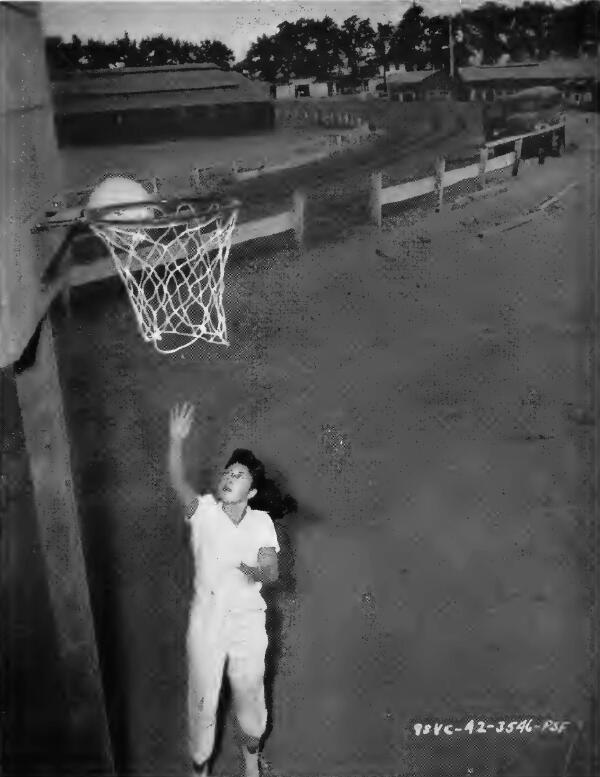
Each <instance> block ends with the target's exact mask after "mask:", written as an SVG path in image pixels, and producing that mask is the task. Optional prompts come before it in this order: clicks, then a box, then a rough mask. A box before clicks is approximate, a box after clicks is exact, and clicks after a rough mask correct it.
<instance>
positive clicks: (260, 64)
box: [240, 35, 283, 82]
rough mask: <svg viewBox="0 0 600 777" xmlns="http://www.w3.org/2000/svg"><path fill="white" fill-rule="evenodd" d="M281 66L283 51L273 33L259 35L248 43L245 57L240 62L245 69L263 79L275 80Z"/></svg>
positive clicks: (278, 75) (279, 73)
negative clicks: (248, 46)
mask: <svg viewBox="0 0 600 777" xmlns="http://www.w3.org/2000/svg"><path fill="white" fill-rule="evenodd" d="M282 67H283V52H282V51H281V46H280V44H279V41H278V39H277V36H274V35H261V36H260V37H259V38H257V40H255V41H254V43H252V44H251V45H250V48H249V49H248V53H247V54H246V57H245V59H243V60H242V62H241V63H240V68H241V69H242V70H247V71H248V72H249V73H251V74H252V75H254V76H259V77H260V78H262V79H263V80H264V81H271V82H274V81H277V80H278V78H279V77H280V75H281V70H282Z"/></svg>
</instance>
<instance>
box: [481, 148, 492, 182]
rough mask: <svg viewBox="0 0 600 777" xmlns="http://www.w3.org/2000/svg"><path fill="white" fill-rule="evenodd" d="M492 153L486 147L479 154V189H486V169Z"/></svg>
mask: <svg viewBox="0 0 600 777" xmlns="http://www.w3.org/2000/svg"><path fill="white" fill-rule="evenodd" d="M489 155H490V152H489V149H488V148H486V147H485V146H484V147H483V148H482V149H481V151H480V153H479V188H480V189H485V180H486V179H485V168H486V165H487V163H488V158H489Z"/></svg>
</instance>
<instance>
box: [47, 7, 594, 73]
mask: <svg viewBox="0 0 600 777" xmlns="http://www.w3.org/2000/svg"><path fill="white" fill-rule="evenodd" d="M599 12H600V0H580V1H579V2H578V3H576V4H573V5H566V6H561V7H555V6H554V5H552V4H551V3H548V2H525V3H523V4H522V5H519V6H517V7H515V8H511V7H507V6H504V5H502V4H500V3H496V2H486V3H484V4H483V5H481V6H479V7H478V8H475V9H471V10H463V11H461V12H460V13H457V14H454V15H453V16H452V17H448V16H440V15H437V16H432V17H429V16H427V15H426V14H425V12H424V9H423V8H422V7H421V6H419V5H417V4H413V5H411V6H410V7H409V8H408V9H407V11H406V12H405V13H404V15H403V17H402V19H401V20H400V21H399V22H398V23H397V24H390V23H383V24H382V23H377V25H376V26H373V25H372V24H371V21H370V20H369V19H361V18H360V17H359V16H357V15H356V14H354V15H352V16H349V17H348V18H347V19H345V20H344V21H343V22H342V23H341V24H337V23H336V22H335V21H334V20H333V19H332V18H331V17H329V16H325V17H324V18H323V19H310V18H300V19H297V20H296V21H284V22H282V23H281V24H279V25H278V27H277V32H276V33H275V34H273V35H261V36H260V37H259V38H257V40H255V41H254V42H253V43H252V44H251V45H250V47H249V49H248V51H247V53H246V56H245V57H244V58H243V59H242V60H241V61H239V62H237V63H236V62H235V57H234V54H233V52H232V50H231V49H230V48H229V47H228V46H226V45H225V44H224V43H222V42H221V41H218V40H208V39H207V40H204V41H202V42H201V43H199V44H195V43H190V42H188V41H182V40H174V39H173V38H170V37H165V36H163V35H158V36H154V37H150V38H144V39H142V40H140V41H139V42H137V41H135V40H131V39H130V38H129V35H128V34H127V33H125V34H124V35H123V37H121V38H119V39H117V40H115V41H112V42H110V43H107V42H104V41H99V40H94V39H89V40H88V41H87V43H83V42H82V41H81V40H80V39H79V38H78V37H77V36H73V38H72V39H71V41H70V42H64V41H62V40H60V39H49V40H47V45H46V49H47V56H48V61H49V64H50V67H51V69H52V70H53V71H61V70H62V71H69V70H81V69H96V68H116V67H147V66H152V65H154V66H156V65H176V64H188V63H194V62H196V63H201V62H212V63H214V64H216V65H218V66H219V67H221V68H223V69H225V70H228V69H231V68H233V69H235V70H238V71H241V72H247V73H248V74H250V75H251V76H253V77H256V78H261V79H264V80H265V81H270V82H275V81H280V80H281V81H285V80H287V79H289V78H290V77H294V76H295V77H299V78H303V77H307V76H316V77H317V78H318V79H322V80H327V79H329V78H332V77H334V76H336V75H340V74H341V73H342V72H343V71H342V69H343V68H347V72H348V73H349V78H350V79H359V78H360V77H364V76H365V75H369V74H372V73H374V72H376V71H377V70H379V69H380V68H381V67H382V66H383V69H384V72H385V71H386V70H388V69H390V67H392V66H396V65H397V66H400V65H403V66H404V67H406V69H407V70H420V69H424V68H430V67H431V68H435V69H442V70H448V69H449V66H450V49H452V53H453V61H454V64H455V65H456V67H462V66H465V65H468V64H495V63H503V62H520V61H524V60H543V59H546V58H548V57H550V56H552V55H558V56H564V57H576V56H578V55H580V54H581V53H582V52H585V51H592V52H594V53H595V52H596V51H597V47H598V43H599V41H600V24H599V22H600V14H599Z"/></svg>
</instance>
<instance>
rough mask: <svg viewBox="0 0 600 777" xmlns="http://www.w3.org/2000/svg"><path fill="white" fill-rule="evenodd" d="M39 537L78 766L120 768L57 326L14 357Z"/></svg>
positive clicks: (44, 327) (46, 323) (106, 771)
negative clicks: (73, 462) (89, 580)
mask: <svg viewBox="0 0 600 777" xmlns="http://www.w3.org/2000/svg"><path fill="white" fill-rule="evenodd" d="M15 375H16V384H17V392H18V397H19V404H20V407H21V415H22V419H23V429H24V433H25V441H26V445H27V451H28V453H29V462H30V471H31V479H32V482H33V488H34V495H35V505H36V512H37V523H38V529H39V535H40V543H41V547H42V552H43V554H44V560H45V564H46V572H47V581H48V589H49V594H50V601H51V604H52V610H53V614H54V621H55V624H56V637H57V640H58V648H59V652H60V655H61V658H62V664H63V667H64V677H65V689H66V693H67V701H68V709H69V712H70V724H71V737H72V741H73V743H74V745H75V747H76V748H77V751H76V752H77V758H78V759H82V760H83V759H85V762H86V764H85V766H86V768H84V764H83V763H82V764H81V773H84V772H86V773H90V769H92V770H93V772H94V774H97V775H113V774H114V773H115V769H114V763H113V754H112V747H111V742H110V733H109V727H108V718H107V713H106V707H105V701H104V691H103V687H102V678H101V673H100V664H99V659H98V652H97V646H96V635H95V629H94V620H93V615H92V609H91V604H90V596H89V591H88V583H87V575H86V568H85V560H84V554H83V548H82V543H81V537H80V533H79V516H78V510H77V503H76V498H75V491H74V487H73V474H72V472H71V457H70V451H69V439H68V434H67V427H66V422H65V416H64V411H63V404H62V394H61V387H60V381H59V375H58V365H57V360H56V354H55V351H54V337H53V334H52V325H51V323H50V320H49V318H48V317H46V318H44V319H43V321H42V322H41V324H40V326H39V327H38V330H37V332H36V334H35V335H34V337H33V339H32V340H31V342H30V343H29V345H28V347H27V349H26V350H25V352H24V354H23V356H22V357H21V359H20V360H19V362H17V363H16V364H15Z"/></svg>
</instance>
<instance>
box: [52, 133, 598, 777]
mask: <svg viewBox="0 0 600 777" xmlns="http://www.w3.org/2000/svg"><path fill="white" fill-rule="evenodd" d="M588 148H589V147H588ZM591 180H592V179H591V172H590V169H589V157H588V156H587V155H586V150H585V148H583V147H582V148H580V149H579V151H577V152H576V153H572V154H569V155H567V156H565V157H563V158H562V159H559V160H555V159H552V160H548V162H547V163H546V165H545V166H543V167H542V166H532V167H527V168H526V169H525V170H523V171H522V173H520V175H519V177H518V178H517V179H510V180H509V191H508V192H506V193H503V194H498V195H496V196H494V197H491V196H490V197H484V198H480V199H478V200H476V201H475V202H472V203H470V204H468V205H466V206H465V207H464V208H460V209H455V210H450V209H449V208H448V209H446V210H445V211H444V212H442V213H441V214H431V215H430V216H429V217H427V218H425V219H422V220H413V221H414V223H412V224H411V223H410V221H411V220H410V219H407V218H405V217H402V216H393V215H392V216H391V217H389V218H388V219H386V220H385V221H384V226H383V229H382V230H381V231H380V232H378V231H377V230H375V229H374V228H371V227H367V226H362V227H357V228H356V229H354V230H352V231H348V233H347V234H346V237H345V239H336V240H335V241H334V240H331V241H329V242H320V243H319V244H318V245H314V246H312V247H310V246H309V247H308V248H307V249H306V250H305V251H303V252H299V251H297V250H293V249H289V248H288V250H286V251H282V252H281V253H277V254H272V255H270V254H264V253H263V254H260V255H259V254H257V255H255V256H253V255H252V254H250V253H248V252H246V253H245V254H244V255H239V256H236V257H234V259H232V261H231V263H230V265H229V268H228V272H227V291H226V295H225V309H226V312H227V319H228V329H229V336H230V340H231V343H232V344H231V346H230V347H229V348H224V347H220V346H210V345H208V344H204V343H200V344H197V345H195V346H193V347H191V348H189V349H187V350H186V351H183V352H181V353H180V354H176V355H172V356H161V355H158V354H156V353H155V352H154V351H153V350H152V349H151V347H150V346H149V345H146V344H144V343H143V342H142V340H141V338H140V337H139V335H138V333H137V329H136V326H135V322H134V319H133V314H132V312H131V310H130V308H129V306H128V302H127V299H126V297H125V294H124V292H123V290H122V289H121V288H120V286H119V283H118V281H117V280H116V279H112V280H110V281H106V282H102V283H98V284H95V285H94V286H90V287H87V288H85V289H79V290H77V291H74V292H73V298H72V308H71V316H70V318H69V317H67V316H65V315H57V316H56V322H55V323H56V331H57V338H58V347H59V353H60V361H61V375H62V379H63V381H64V391H65V402H66V409H67V414H68V420H69V426H70V430H71V436H72V445H73V466H74V469H75V474H76V483H77V488H78V496H79V499H80V508H81V516H82V531H83V537H84V543H85V547H86V556H87V562H88V565H89V573H90V586H91V591H92V599H93V606H94V611H95V616H96V619H97V629H98V639H99V646H100V653H101V657H102V663H103V669H104V675H105V684H106V690H107V697H108V703H109V709H110V717H111V725H112V731H113V737H114V740H115V746H116V751H117V752H116V755H117V761H118V764H119V767H120V770H121V773H124V774H125V773H126V774H132V775H133V774H136V775H148V776H149V775H156V776H157V777H158V775H179V774H182V775H183V774H185V773H186V769H187V760H186V757H187V754H186V738H185V683H186V678H185V655H184V647H185V639H184V638H185V627H186V616H187V606H188V601H189V595H190V591H191V570H192V567H191V558H190V556H189V553H188V550H187V547H186V545H185V537H184V534H183V532H182V526H181V516H180V515H179V513H178V510H177V507H176V505H175V502H174V498H173V496H172V494H171V493H170V492H169V488H168V483H167V477H166V448H167V442H168V428H167V424H168V411H169V409H170V407H171V406H172V405H173V404H174V403H175V402H178V401H182V400H188V401H191V402H194V403H195V404H196V407H197V423H196V427H195V429H194V432H193V434H192V437H191V439H190V441H189V445H188V448H187V460H188V463H189V472H190V477H191V478H192V479H193V481H194V483H195V484H196V485H197V486H198V487H205V486H207V485H209V484H210V482H211V479H212V478H213V477H214V475H215V474H216V473H217V472H218V470H219V467H221V466H222V464H223V462H224V461H225V458H226V456H227V454H228V452H229V451H230V450H231V449H232V448H233V447H237V446H248V447H251V448H253V449H254V450H255V452H256V453H257V454H258V455H259V456H260V457H261V458H263V459H264V461H265V462H266V465H267V469H268V471H269V474H270V475H271V476H272V477H273V478H274V479H275V480H276V481H277V483H278V484H279V485H280V486H281V488H282V490H283V492H284V493H286V494H290V495H291V496H292V497H293V498H294V499H295V500H296V501H297V504H298V508H297V511H296V512H295V513H294V514H292V515H288V516H286V517H284V518H283V519H282V520H281V521H279V522H278V531H279V532H280V536H281V542H282V546H283V553H284V557H285V559H284V571H285V573H286V574H285V581H286V585H284V586H282V587H281V588H280V589H279V590H278V591H277V592H275V593H273V594H271V596H270V599H271V605H272V607H273V613H274V617H273V619H272V624H271V626H272V632H273V637H272V649H271V650H272V652H271V655H270V667H271V670H270V675H269V677H270V683H269V695H270V698H271V705H270V706H271V727H270V728H271V730H270V734H269V737H268V739H267V742H266V745H265V751H264V756H265V769H266V772H267V774H269V773H272V774H274V775H285V776H286V777H305V776H306V777H309V775H310V777H320V776H321V775H322V776H323V777H324V776H325V775H340V777H346V776H347V777H350V775H353V776H354V777H358V775H362V776H363V777H364V776H365V775H374V776H375V775H377V777H383V775H409V774H410V775H415V776H416V775H419V777H421V776H422V777H434V776H437V775H448V774H451V775H466V774H474V775H478V776H479V777H500V775H503V776H504V777H525V775H527V777H548V776H549V775H551V774H552V775H554V774H556V775H558V774H563V772H562V771H561V770H562V769H563V767H564V765H565V761H566V759H567V756H568V753H569V747H570V745H571V743H572V742H574V741H575V739H574V735H575V733H576V728H577V726H578V725H579V724H580V723H582V724H583V725H584V727H585V726H587V725H589V722H590V721H589V710H590V693H591V688H590V677H591V668H590V663H589V662H590V658H589V649H590V639H591V634H590V626H591V622H590V607H591V601H590V597H591V582H592V570H591V568H590V555H589V547H590V537H591V527H590V523H589V519H590V512H589V504H588V502H587V494H588V491H587V482H588V478H589V474H590V459H589V457H590V455H591V454H590V451H591V448H590V445H591V439H592V438H591V435H592V431H591V428H590V427H588V426H585V425H583V424H581V423H578V422H577V420H578V419H579V420H581V418H582V414H581V408H582V407H585V406H586V403H587V402H588V401H589V396H588V394H587V392H588V390H589V385H588V384H586V381H588V382H589V370H588V368H587V366H586V364H587V363H586V358H587V355H588V353H587V348H588V346H589V326H590V316H591V307H590V306H591V279H592V275H591V273H592V266H591V256H590V254H591V251H590V246H591V243H590V234H589V207H588V206H589V203H590V201H591V192H590V181H591ZM573 181H579V185H578V186H577V187H573V188H572V189H570V190H569V191H568V192H567V193H565V194H564V196H563V197H562V198H561V199H560V200H559V201H558V202H557V203H555V204H554V205H553V206H552V207H550V208H548V209H547V211H546V212H545V213H539V214H538V215H536V216H535V217H534V218H533V220H532V221H531V222H530V223H528V224H525V225H523V226H520V227H518V228H515V229H512V230H510V231H506V232H496V233H491V234H489V235H487V236H484V237H483V238H480V237H478V236H477V235H478V233H479V232H481V231H484V230H485V229H487V228H492V227H493V226H494V224H497V223H500V222H502V221H504V220H506V219H509V218H511V217H512V216H513V215H515V214H518V213H522V212H524V210H527V209H528V208H531V207H534V206H535V205H537V204H539V203H540V202H541V201H543V200H544V199H545V198H546V197H547V196H548V195H550V194H554V193H556V192H559V191H561V190H562V189H564V188H565V187H566V186H567V185H568V184H569V183H571V182H573ZM314 207H315V210H316V209H317V208H318V200H317V201H316V202H315V206H314ZM307 228H310V227H309V226H308V227H307ZM469 718H474V719H475V720H476V721H477V720H480V719H481V720H484V721H486V722H488V723H494V724H496V723H497V721H499V720H506V721H511V720H514V721H520V720H522V719H524V718H533V720H534V723H536V722H538V721H543V720H545V719H547V718H548V719H553V720H557V721H568V722H569V726H568V727H567V730H566V732H563V733H562V734H557V733H554V734H550V733H541V732H539V731H538V732H535V731H534V732H533V733H529V734H528V733H512V734H507V733H502V734H495V733H486V734H479V735H477V734H473V735H470V734H468V733H462V734H455V735H453V736H439V735H438V736H434V735H433V734H430V735H428V736H421V737H417V736H416V735H415V733H414V729H413V728H412V725H413V724H414V723H415V722H419V721H423V722H429V723H436V722H441V723H445V722H448V721H453V722H455V723H456V725H457V726H460V725H461V723H459V721H461V722H463V723H464V722H466V721H467V720H468V719H469ZM585 750H586V737H585V734H584V735H583V736H582V738H581V741H579V742H578V743H577V744H576V745H575V746H574V747H573V748H572V750H571V756H570V768H571V771H569V772H567V773H568V774H569V775H570V776H571V777H574V775H575V774H578V775H581V777H583V775H584V774H586V772H585V771H581V769H584V767H582V766H581V764H582V763H583V759H584V756H585ZM238 769H239V763H238V760H237V752H236V749H235V747H234V743H233V731H232V725H231V722H230V721H229V722H228V723H227V724H226V726H225V730H224V735H223V737H222V739H221V740H220V748H219V755H218V758H217V761H216V764H215V773H216V774H218V775H233V774H236V773H237V770H238Z"/></svg>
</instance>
